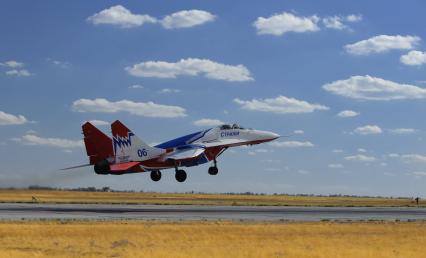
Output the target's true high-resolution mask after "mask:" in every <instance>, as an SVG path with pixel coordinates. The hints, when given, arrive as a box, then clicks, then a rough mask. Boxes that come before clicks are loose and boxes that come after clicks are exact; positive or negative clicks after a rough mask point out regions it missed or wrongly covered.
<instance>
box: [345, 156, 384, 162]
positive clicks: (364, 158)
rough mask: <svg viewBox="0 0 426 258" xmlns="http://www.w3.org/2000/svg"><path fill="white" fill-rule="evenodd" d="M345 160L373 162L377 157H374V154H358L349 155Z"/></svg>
mask: <svg viewBox="0 0 426 258" xmlns="http://www.w3.org/2000/svg"><path fill="white" fill-rule="evenodd" d="M345 160H349V161H361V162H373V161H376V160H377V159H376V158H375V157H372V156H366V155H363V154H357V155H353V156H347V157H345Z"/></svg>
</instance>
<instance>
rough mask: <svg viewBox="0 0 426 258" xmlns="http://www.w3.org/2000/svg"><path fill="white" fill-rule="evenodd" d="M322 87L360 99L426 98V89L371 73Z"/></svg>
mask: <svg viewBox="0 0 426 258" xmlns="http://www.w3.org/2000/svg"><path fill="white" fill-rule="evenodd" d="M322 88H323V89H324V90H326V91H328V92H331V93H333V94H336V95H340V96H344V97H348V98H353V99H359V100H379V101H388V100H400V99H423V98H426V89H423V88H420V87H418V86H415V85H410V84H401V83H397V82H393V81H388V80H384V79H382V78H377V77H372V76H369V75H365V76H360V75H358V76H352V77H350V78H349V79H346V80H338V81H334V82H331V83H328V84H325V85H323V86H322Z"/></svg>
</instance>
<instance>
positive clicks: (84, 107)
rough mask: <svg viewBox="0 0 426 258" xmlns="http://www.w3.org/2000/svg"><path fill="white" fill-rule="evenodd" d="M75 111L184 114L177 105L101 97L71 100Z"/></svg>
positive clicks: (174, 115) (161, 114)
mask: <svg viewBox="0 0 426 258" xmlns="http://www.w3.org/2000/svg"><path fill="white" fill-rule="evenodd" d="M72 109H73V110H74V111H76V112H99V113H117V112H128V113H130V114H133V115H138V116H146V117H162V118H174V117H184V116H186V110H185V109H184V108H182V107H178V106H167V105H160V104H156V103H154V102H151V101H150V102H134V101H131V100H120V101H115V102H114V101H109V100H106V99H103V98H97V99H93V100H92V99H78V100H76V101H74V102H73V104H72Z"/></svg>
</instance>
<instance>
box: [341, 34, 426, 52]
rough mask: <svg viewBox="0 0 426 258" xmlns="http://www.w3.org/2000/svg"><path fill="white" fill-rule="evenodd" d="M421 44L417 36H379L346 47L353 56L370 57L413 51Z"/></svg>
mask: <svg viewBox="0 0 426 258" xmlns="http://www.w3.org/2000/svg"><path fill="white" fill-rule="evenodd" d="M419 42H420V37H417V36H400V35H396V36H389V35H379V36H375V37H372V38H369V39H366V40H361V41H358V42H355V43H353V44H348V45H346V46H345V49H346V52H348V53H349V54H352V55H368V54H372V53H384V52H387V51H390V50H394V49H400V50H403V49H413V48H414V47H415V46H416V45H417V44H419Z"/></svg>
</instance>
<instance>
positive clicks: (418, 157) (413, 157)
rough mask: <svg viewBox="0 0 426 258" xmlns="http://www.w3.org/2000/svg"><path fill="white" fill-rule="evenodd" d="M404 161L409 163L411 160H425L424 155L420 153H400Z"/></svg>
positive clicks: (422, 161) (421, 161)
mask: <svg viewBox="0 0 426 258" xmlns="http://www.w3.org/2000/svg"><path fill="white" fill-rule="evenodd" d="M399 157H401V158H402V159H403V160H404V161H405V162H407V163H411V162H420V163H425V162H426V156H425V155H421V154H403V155H400V156H399Z"/></svg>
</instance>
